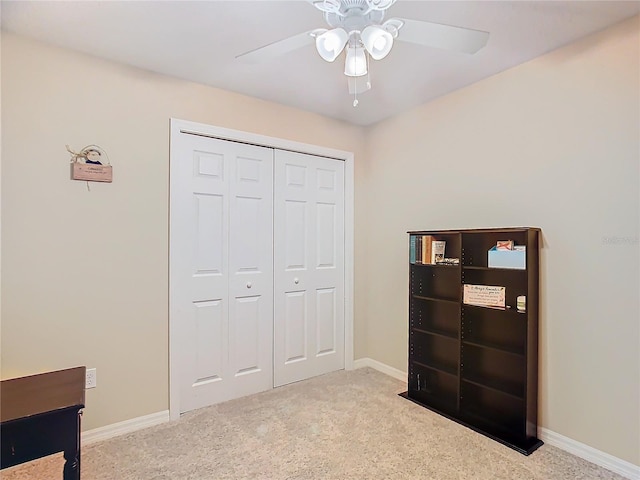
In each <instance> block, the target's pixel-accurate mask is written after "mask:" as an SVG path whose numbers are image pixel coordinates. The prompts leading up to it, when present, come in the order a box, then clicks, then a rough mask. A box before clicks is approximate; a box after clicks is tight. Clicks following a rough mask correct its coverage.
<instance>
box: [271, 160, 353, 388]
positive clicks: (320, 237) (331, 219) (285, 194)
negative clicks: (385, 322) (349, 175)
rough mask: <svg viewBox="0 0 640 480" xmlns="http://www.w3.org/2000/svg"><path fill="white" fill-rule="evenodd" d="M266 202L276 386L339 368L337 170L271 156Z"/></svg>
mask: <svg viewBox="0 0 640 480" xmlns="http://www.w3.org/2000/svg"><path fill="white" fill-rule="evenodd" d="M274 198H275V204H274V269H275V272H274V273H275V277H274V278H275V293H274V302H275V319H274V329H275V331H274V384H275V385H276V386H279V385H284V384H287V383H291V382H295V381H299V380H303V379H306V378H310V377H313V376H315V375H321V374H323V373H327V372H330V371H334V370H339V369H341V368H344V163H343V162H342V161H339V160H334V159H329V158H324V157H317V156H314V155H307V154H301V153H296V152H287V151H278V150H277V151H276V153H275V192H274ZM301 299H304V302H302V301H301Z"/></svg>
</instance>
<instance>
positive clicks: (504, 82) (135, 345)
mask: <svg viewBox="0 0 640 480" xmlns="http://www.w3.org/2000/svg"><path fill="white" fill-rule="evenodd" d="M638 30H639V29H638V19H637V18H636V19H635V20H633V21H630V22H626V23H624V24H622V25H620V26H617V27H615V28H613V29H610V30H608V31H605V32H603V33H601V34H598V35H596V36H593V37H591V38H589V39H586V40H583V41H581V42H579V43H576V44H574V45H572V46H569V47H567V48H564V49H561V50H559V51H556V52H554V53H552V54H550V55H547V56H544V57H542V58H539V59H537V60H535V61H532V62H530V63H528V64H525V65H522V66H520V67H517V68H514V69H512V70H509V71H506V72H504V73H502V74H499V75H496V76H494V77H492V78H490V79H487V80H485V81H483V82H480V83H478V84H475V85H473V86H471V87H469V88H466V89H464V90H461V91H458V92H456V93H454V94H451V95H448V96H446V97H443V98H441V99H438V100H436V101H434V102H431V103H430V104H428V105H425V106H423V107H421V108H419V109H416V110H414V111H411V112H409V113H406V114H404V115H400V116H398V117H396V118H394V119H391V120H389V121H387V122H383V123H381V124H379V125H377V126H375V127H373V128H371V129H369V130H366V131H365V130H363V129H361V128H358V127H354V126H349V125H346V124H343V123H340V122H337V121H333V120H330V119H326V118H323V117H320V116H316V115H312V114H308V113H303V112H300V111H296V110H293V109H289V108H286V107H283V106H279V105H275V104H272V103H268V102H262V101H259V100H255V99H251V98H248V97H244V96H240V95H236V94H233V93H229V92H224V91H220V90H216V89H213V88H208V87H204V86H201V85H196V84H192V83H188V82H184V81H180V80H176V79H172V78H168V77H163V76H159V75H155V74H151V73H148V72H144V71H140V70H136V69H132V68H128V67H124V66H120V65H116V64H113V63H109V62H106V61H101V60H98V59H95V58H91V57H87V56H83V55H80V54H76V53H72V52H69V51H65V50H60V49H57V48H53V47H49V46H45V45H42V44H39V43H35V42H32V41H29V40H26V39H23V38H20V37H16V36H13V35H9V34H5V33H3V36H2V61H3V65H2V67H3V68H2V94H3V102H2V129H3V131H2V155H3V165H2V190H1V191H2V204H1V205H2V232H3V239H2V262H3V265H2V300H3V302H2V376H3V377H8V376H12V375H16V374H21V373H31V372H36V371H42V370H47V369H51V368H63V367H68V366H72V365H76V364H86V365H88V366H95V367H97V368H98V388H97V389H95V390H90V391H89V392H88V398H87V403H88V407H89V408H87V411H86V414H85V418H84V427H85V429H91V428H96V427H99V426H103V425H108V424H111V423H114V422H118V421H122V420H126V419H130V418H135V417H138V416H142V415H146V414H150V413H155V412H157V411H161V410H165V409H166V408H167V407H168V385H167V383H168V366H167V365H168V358H167V342H168V338H167V326H168V318H167V298H168V295H167V288H168V281H167V279H168V275H167V268H168V262H167V253H168V243H167V228H168V222H167V217H168V208H167V205H168V132H169V118H170V117H177V118H183V119H187V120H192V121H197V122H203V123H208V124H213V125H219V126H223V127H227V128H235V129H239V130H245V131H250V132H254V133H260V134H264V135H271V136H275V137H282V138H288V139H292V140H295V141H302V142H307V143H312V144H317V145H323V146H327V147H331V148H338V149H342V150H350V151H354V152H355V154H356V172H355V175H356V208H355V217H356V220H355V221H356V225H355V230H356V238H355V240H356V245H357V248H356V261H355V264H356V267H355V268H356V273H355V275H356V290H355V300H356V320H355V354H356V358H360V357H371V358H374V359H376V360H378V361H381V362H383V363H386V364H388V365H391V366H393V367H396V368H398V369H401V370H406V359H407V295H408V292H407V284H408V280H407V273H408V269H407V257H408V252H407V238H406V234H405V232H406V231H407V230H410V229H421V228H447V227H453V228H458V227H460V228H462V227H491V226H508V225H532V226H539V227H541V228H542V230H543V233H544V242H545V247H544V249H543V252H542V262H543V263H542V276H543V279H542V294H543V305H542V318H541V345H540V353H541V380H540V387H541V391H540V416H541V424H542V426H544V427H546V428H548V429H550V430H553V431H555V432H557V433H560V434H562V435H566V436H567V437H570V438H572V439H575V440H577V441H580V442H583V443H586V444H588V445H590V446H592V447H594V448H597V449H599V450H602V451H604V452H607V453H610V454H612V455H615V456H617V457H619V458H622V459H624V460H627V461H629V462H632V463H635V464H640V457H639V455H640V453H639V452H640V445H639V441H640V440H639V437H640V433H639V424H640V418H639V415H640V414H639V412H638V404H639V402H640V398H639V392H638V389H639V385H640V383H639V382H640V358H639V357H638V352H639V350H640V348H639V347H640V345H639V341H640V332H639V326H638V306H639V298H638V289H639V287H640V286H639V284H638V277H639V272H638V264H639V255H638V229H639V225H638V221H639V220H638V218H639V208H638V203H639V202H638V195H639V189H638V177H639V171H638V168H639V162H638V154H639V150H640V142H639V138H638V129H639V126H640V119H639V108H638V107H639V100H640V98H639V94H638V90H639V86H640V82H639V67H638V63H639V60H638V59H639V53H640V52H639V47H638V45H639V38H638ZM274 119H277V121H274ZM365 137H366V138H365ZM365 140H366V141H367V142H368V144H367V147H365ZM67 143H68V144H69V145H71V146H72V147H74V148H81V147H82V146H84V145H87V144H90V143H97V144H99V145H101V146H103V147H104V148H105V149H106V150H107V152H108V153H109V156H110V158H111V161H112V163H113V164H114V183H113V184H110V185H101V184H93V185H92V189H91V192H88V191H87V188H86V184H84V183H82V182H73V181H70V180H69V179H68V166H67V161H68V155H67V154H66V152H65V148H64V145H65V144H67ZM365 149H366V151H365ZM365 154H366V155H365ZM607 242H609V243H607ZM365 282H367V283H365Z"/></svg>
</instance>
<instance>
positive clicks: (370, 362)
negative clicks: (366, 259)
mask: <svg viewBox="0 0 640 480" xmlns="http://www.w3.org/2000/svg"><path fill="white" fill-rule="evenodd" d="M353 363H354V368H364V367H371V368H373V369H374V370H377V371H379V372H381V373H384V374H386V375H389V376H391V377H393V378H396V379H398V380H401V381H403V382H406V381H407V373H406V372H403V371H402V370H398V369H397V368H394V367H391V366H389V365H386V364H384V363H382V362H379V361H377V360H374V359H373V358H368V357H365V358H359V359H358V360H355V361H354V362H353ZM538 438H540V440H542V441H543V442H545V443H547V444H549V445H552V446H554V447H557V448H559V449H560V450H564V451H565V452H567V453H570V454H572V455H575V456H576V457H580V458H582V459H583V460H587V461H588V462H591V463H594V464H596V465H598V466H600V467H603V468H606V469H607V470H610V471H612V472H614V473H617V474H618V475H622V476H623V477H625V478H628V479H629V480H635V479H640V466H638V465H634V464H633V463H631V462H627V461H626V460H622V459H621V458H618V457H614V456H613V455H610V454H608V453H605V452H603V451H601V450H598V449H596V448H593V447H590V446H589V445H586V444H584V443H580V442H578V441H576V440H573V439H572V438H569V437H565V436H564V435H560V434H559V433H556V432H554V431H552V430H549V429H548V428H544V427H538Z"/></svg>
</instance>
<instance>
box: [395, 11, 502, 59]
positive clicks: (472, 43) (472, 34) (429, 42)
mask: <svg viewBox="0 0 640 480" xmlns="http://www.w3.org/2000/svg"><path fill="white" fill-rule="evenodd" d="M394 20H395V19H394ZM398 20H400V21H401V22H402V23H403V25H402V27H401V28H400V31H399V33H398V38H397V39H398V40H401V41H403V42H410V43H417V44H418V45H426V46H427V47H436V48H442V49H445V50H453V51H456V52H462V53H476V52H477V51H478V50H480V49H481V48H482V47H484V46H485V45H486V44H487V40H488V39H489V32H483V31H480V30H472V29H470V28H462V27H454V26H451V25H441V24H439V23H432V22H422V21H420V20H406V19H404V18H399V19H398Z"/></svg>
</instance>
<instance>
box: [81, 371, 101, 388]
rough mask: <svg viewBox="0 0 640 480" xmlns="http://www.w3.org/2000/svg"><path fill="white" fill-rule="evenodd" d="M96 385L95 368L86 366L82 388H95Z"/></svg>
mask: <svg viewBox="0 0 640 480" xmlns="http://www.w3.org/2000/svg"><path fill="white" fill-rule="evenodd" d="M97 385H98V378H97V374H96V369H95V368H87V376H86V378H85V381H84V388H96V386H97Z"/></svg>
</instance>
